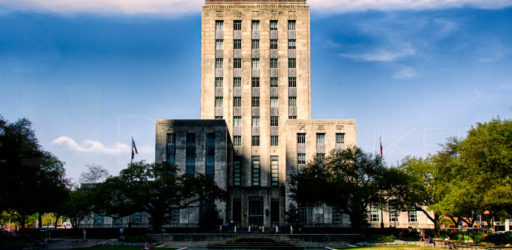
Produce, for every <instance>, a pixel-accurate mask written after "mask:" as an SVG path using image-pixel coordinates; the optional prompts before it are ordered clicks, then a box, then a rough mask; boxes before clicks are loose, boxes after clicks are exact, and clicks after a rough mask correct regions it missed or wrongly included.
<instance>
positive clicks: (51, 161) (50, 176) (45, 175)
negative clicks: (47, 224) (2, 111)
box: [0, 117, 68, 228]
mask: <svg viewBox="0 0 512 250" xmlns="http://www.w3.org/2000/svg"><path fill="white" fill-rule="evenodd" d="M63 165H64V164H63V163H62V162H61V161H59V160H58V159H57V157H55V156H54V155H52V154H51V153H48V152H45V151H43V150H42V149H41V147H40V146H39V143H38V141H37V138H36V136H35V133H34V131H33V130H32V128H31V123H30V121H28V120H27V119H20V120H18V121H17V122H14V123H9V122H7V121H6V120H3V118H2V117H0V178H1V181H0V210H5V211H8V212H14V211H15V212H17V213H18V214H19V217H18V218H19V224H20V225H21V227H22V228H23V227H25V220H26V218H27V216H29V215H31V214H34V213H36V212H39V214H42V213H44V212H52V210H54V209H56V207H57V206H58V205H59V203H60V202H63V201H64V200H65V199H66V198H67V196H66V194H67V191H66V189H67V185H68V183H67V180H66V179H65V171H64V166H63Z"/></svg>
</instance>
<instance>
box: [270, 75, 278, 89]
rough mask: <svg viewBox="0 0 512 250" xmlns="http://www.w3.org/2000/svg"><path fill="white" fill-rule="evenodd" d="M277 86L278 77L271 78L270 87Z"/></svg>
mask: <svg viewBox="0 0 512 250" xmlns="http://www.w3.org/2000/svg"><path fill="white" fill-rule="evenodd" d="M277 86H278V81H277V77H271V78H270V87H277Z"/></svg>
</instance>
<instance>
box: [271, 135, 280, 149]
mask: <svg viewBox="0 0 512 250" xmlns="http://www.w3.org/2000/svg"><path fill="white" fill-rule="evenodd" d="M278 145H279V136H277V135H272V136H270V146H278Z"/></svg>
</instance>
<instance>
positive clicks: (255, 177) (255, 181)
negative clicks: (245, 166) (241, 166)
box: [251, 158, 260, 186]
mask: <svg viewBox="0 0 512 250" xmlns="http://www.w3.org/2000/svg"><path fill="white" fill-rule="evenodd" d="M251 165H252V183H251V184H252V185H253V186H259V185H260V159H259V158H253V159H252V164H251Z"/></svg>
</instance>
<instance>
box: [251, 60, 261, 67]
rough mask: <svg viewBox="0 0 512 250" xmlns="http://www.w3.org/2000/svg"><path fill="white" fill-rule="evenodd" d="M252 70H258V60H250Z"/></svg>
mask: <svg viewBox="0 0 512 250" xmlns="http://www.w3.org/2000/svg"><path fill="white" fill-rule="evenodd" d="M252 68H253V69H259V68H260V59H259V58H253V59H252Z"/></svg>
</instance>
